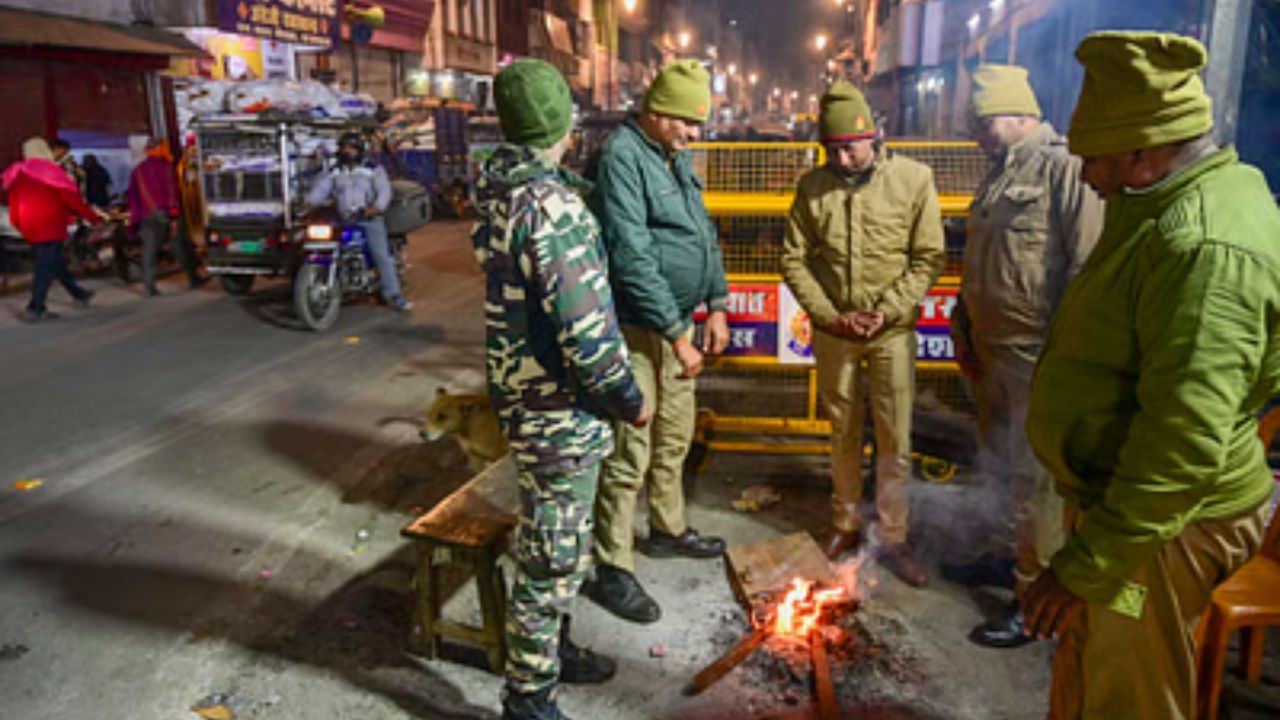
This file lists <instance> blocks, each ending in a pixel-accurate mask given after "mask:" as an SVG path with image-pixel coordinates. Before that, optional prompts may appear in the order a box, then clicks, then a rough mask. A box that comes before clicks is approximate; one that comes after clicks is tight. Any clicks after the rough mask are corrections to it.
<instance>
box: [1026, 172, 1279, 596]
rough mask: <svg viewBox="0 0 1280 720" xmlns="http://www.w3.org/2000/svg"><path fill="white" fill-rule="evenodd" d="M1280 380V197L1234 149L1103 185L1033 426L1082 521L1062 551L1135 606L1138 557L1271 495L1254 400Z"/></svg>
mask: <svg viewBox="0 0 1280 720" xmlns="http://www.w3.org/2000/svg"><path fill="white" fill-rule="evenodd" d="M1277 391H1280V212H1278V211H1277V210H1276V204H1275V201H1274V200H1272V198H1271V193H1270V192H1269V191H1268V190H1267V183H1266V181H1265V180H1264V179H1263V177H1262V174H1261V173H1259V172H1258V171H1257V170H1255V169H1254V168H1251V167H1249V166H1247V165H1244V164H1241V163H1240V162H1239V161H1238V160H1237V159H1236V153H1235V151H1234V150H1231V149H1225V150H1220V151H1218V152H1215V153H1213V154H1211V155H1209V156H1207V157H1204V158H1202V159H1200V160H1198V161H1195V162H1194V163H1193V164H1191V165H1190V166H1188V167H1185V168H1183V169H1182V170H1180V171H1177V172H1176V173H1175V174H1174V175H1172V176H1171V177H1170V178H1168V179H1167V180H1165V181H1163V182H1161V183H1160V184H1158V185H1156V186H1155V187H1153V188H1150V189H1148V190H1145V191H1141V192H1121V193H1117V194H1115V195H1112V196H1111V197H1109V198H1107V209H1106V222H1105V225H1104V227H1103V230H1102V237H1101V238H1099V240H1098V245H1097V247H1096V248H1094V250H1093V253H1092V254H1090V256H1089V259H1088V260H1087V261H1086V262H1085V265H1084V268H1083V269H1081V271H1080V274H1079V275H1077V276H1076V278H1075V280H1073V281H1072V282H1071V285H1070V286H1069V287H1068V288H1067V293H1066V296H1065V297H1064V298H1063V300H1062V304H1061V305H1059V307H1058V312H1057V315H1056V316H1055V317H1054V319H1053V323H1052V326H1051V328H1050V331H1049V338H1048V341H1047V342H1046V344H1045V348H1044V351H1043V353H1042V354H1041V357H1040V364H1039V365H1038V366H1037V368H1036V374H1035V380H1034V381H1033V382H1032V386H1031V404H1030V408H1029V412H1028V416H1027V434H1028V437H1029V438H1030V440H1031V444H1032V446H1033V447H1034V448H1035V451H1036V454H1037V455H1038V456H1039V457H1040V460H1041V461H1042V462H1043V463H1044V465H1045V467H1046V468H1047V469H1048V470H1049V471H1050V472H1052V473H1053V475H1054V478H1055V479H1056V481H1057V486H1058V490H1059V492H1060V493H1062V494H1063V495H1064V496H1066V497H1067V498H1068V499H1069V500H1070V501H1071V502H1072V503H1073V504H1075V505H1076V506H1078V507H1079V508H1080V509H1081V510H1082V511H1083V520H1082V522H1081V524H1080V525H1079V526H1078V527H1077V529H1076V530H1075V532H1074V533H1072V535H1071V537H1070V538H1069V539H1068V540H1067V543H1066V545H1065V546H1064V547H1063V548H1062V549H1061V550H1060V551H1059V552H1058V553H1057V554H1056V555H1054V558H1053V570H1054V573H1055V575H1057V577H1058V580H1059V581H1061V582H1062V584H1063V585H1065V586H1066V587H1067V588H1068V589H1069V590H1071V591H1072V592H1074V593H1075V594H1076V595H1078V596H1080V597H1082V598H1084V599H1086V600H1088V601H1090V602H1095V603H1101V604H1105V605H1108V606H1109V607H1111V608H1112V609H1114V610H1116V611H1117V612H1121V613H1126V614H1129V615H1132V616H1135V617H1136V616H1138V615H1140V614H1141V612H1142V607H1143V599H1144V597H1145V594H1146V591H1145V588H1143V587H1142V586H1141V585H1139V584H1138V583H1135V582H1134V581H1133V580H1132V573H1133V571H1134V570H1135V569H1136V568H1137V567H1139V566H1140V565H1142V564H1143V563H1144V562H1146V561H1147V560H1149V559H1150V558H1151V557H1152V556H1154V555H1155V554H1156V553H1158V552H1159V551H1160V549H1161V548H1163V547H1164V546H1165V545H1166V544H1167V543H1168V542H1169V541H1171V540H1173V539H1174V538H1176V537H1177V536H1178V535H1179V534H1181V533H1182V531H1183V529H1184V528H1185V527H1186V526H1187V525H1188V524H1190V523H1195V522H1199V521H1205V520H1223V519H1228V518H1232V517H1235V516H1238V515H1241V514H1243V513H1246V512H1249V511H1251V510H1253V509H1255V508H1257V507H1258V506H1259V505H1260V504H1262V503H1263V502H1265V501H1266V499H1267V498H1268V497H1269V496H1270V495H1271V486H1272V484H1273V483H1272V480H1271V471H1270V470H1268V469H1267V458H1266V451H1265V450H1264V449H1263V447H1262V444H1261V443H1259V442H1258V435H1257V432H1258V424H1257V422H1256V421H1255V419H1254V418H1255V416H1256V414H1257V413H1258V411H1259V410H1260V409H1261V408H1262V406H1263V404H1264V403H1265V402H1266V401H1267V399H1268V398H1270V397H1274V396H1275V395H1276V393H1277Z"/></svg>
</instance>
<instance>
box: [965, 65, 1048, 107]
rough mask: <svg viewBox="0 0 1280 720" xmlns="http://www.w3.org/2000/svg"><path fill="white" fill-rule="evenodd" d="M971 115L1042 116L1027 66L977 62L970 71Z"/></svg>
mask: <svg viewBox="0 0 1280 720" xmlns="http://www.w3.org/2000/svg"><path fill="white" fill-rule="evenodd" d="M971 106H972V109H973V114H974V115H975V116H977V117H991V116H993V115H1029V116H1031V117H1037V118H1038V117H1041V113H1040V103H1038V102H1036V94H1035V93H1034V92H1032V91H1031V83H1029V82H1027V69H1026V68H1023V67H1018V66H1017V65H979V66H978V69H977V70H975V71H974V73H973V102H972V103H971Z"/></svg>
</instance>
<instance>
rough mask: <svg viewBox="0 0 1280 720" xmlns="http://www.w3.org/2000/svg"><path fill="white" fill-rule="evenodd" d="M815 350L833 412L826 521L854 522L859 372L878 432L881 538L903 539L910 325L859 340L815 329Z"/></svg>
mask: <svg viewBox="0 0 1280 720" xmlns="http://www.w3.org/2000/svg"><path fill="white" fill-rule="evenodd" d="M813 355H814V359H815V360H817V364H818V394H819V396H820V397H821V398H822V402H823V404H824V405H825V406H826V408H827V414H828V415H829V416H830V417H831V486H832V487H831V490H832V492H831V524H832V525H833V526H835V527H836V528H837V529H839V530H844V531H846V532H853V531H856V530H857V529H858V527H859V526H860V522H859V518H858V503H859V502H860V501H861V500H862V415H863V411H862V400H863V398H862V390H861V387H860V384H859V380H860V376H861V375H862V374H863V373H864V372H865V373H866V377H867V385H868V394H869V395H870V399H871V417H872V421H873V422H874V424H875V434H876V512H877V514H878V515H879V521H880V525H879V528H880V531H879V534H880V539H881V540H882V541H884V542H885V543H888V544H895V543H901V542H905V541H906V539H907V481H908V480H909V479H910V477H911V405H912V402H913V400H914V396H915V381H916V374H915V361H916V334H915V331H914V330H906V331H902V330H891V331H889V332H887V333H885V334H884V335H881V336H879V337H877V338H875V339H873V340H869V341H860V342H854V341H851V340H844V339H841V338H838V337H836V336H834V335H830V334H828V333H825V332H821V331H815V332H814V334H813ZM864 364H865V369H864V367H863V365H864Z"/></svg>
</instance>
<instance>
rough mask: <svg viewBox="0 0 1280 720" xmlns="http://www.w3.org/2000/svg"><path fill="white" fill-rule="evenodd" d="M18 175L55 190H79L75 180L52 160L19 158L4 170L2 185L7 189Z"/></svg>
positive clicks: (15, 180) (16, 179)
mask: <svg viewBox="0 0 1280 720" xmlns="http://www.w3.org/2000/svg"><path fill="white" fill-rule="evenodd" d="M20 177H28V178H31V179H32V180H34V181H36V182H38V183H40V184H42V185H48V186H49V187H51V188H54V189H55V190H71V191H73V192H79V191H80V189H79V187H78V186H77V185H76V181H75V180H72V179H71V176H70V175H68V174H67V171H66V170H63V169H62V168H61V167H59V165H58V164H57V163H55V162H53V161H52V160H42V159H39V158H32V159H30V160H19V161H18V162H16V163H14V164H12V165H10V166H9V169H7V170H5V171H4V179H3V182H4V187H5V189H6V190H8V189H9V188H10V187H13V184H14V183H15V182H17V181H18V178H20Z"/></svg>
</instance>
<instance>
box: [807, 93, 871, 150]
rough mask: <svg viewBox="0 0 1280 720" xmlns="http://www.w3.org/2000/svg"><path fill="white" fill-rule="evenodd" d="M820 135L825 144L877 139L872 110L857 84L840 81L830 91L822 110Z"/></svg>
mask: <svg viewBox="0 0 1280 720" xmlns="http://www.w3.org/2000/svg"><path fill="white" fill-rule="evenodd" d="M818 133H819V135H820V136H821V139H822V142H841V141H849V140H865V139H867V138H871V137H875V134H876V121H875V117H874V116H872V114H871V106H870V105H868V104H867V99H866V98H865V97H863V95H862V92H861V91H860V90H858V88H856V87H854V85H853V83H850V82H847V81H845V80H837V81H835V82H833V83H831V87H829V88H827V92H826V93H825V94H824V95H823V96H822V103H821V105H820V107H819V114H818Z"/></svg>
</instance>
